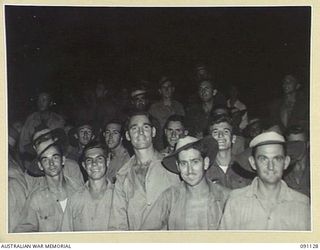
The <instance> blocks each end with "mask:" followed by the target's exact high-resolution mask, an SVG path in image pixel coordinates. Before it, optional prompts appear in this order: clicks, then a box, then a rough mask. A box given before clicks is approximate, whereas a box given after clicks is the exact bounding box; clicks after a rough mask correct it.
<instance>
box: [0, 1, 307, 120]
mask: <svg viewBox="0 0 320 250" xmlns="http://www.w3.org/2000/svg"><path fill="white" fill-rule="evenodd" d="M310 11H311V9H310V8H309V7H272V8H271V7H270V8H265V7H263V8H262V7H260V8H213V7H212V8H207V7H206V8H180V7H179V8H140V7H139V8H123V7H121V8H120V7H118V8H116V7H112V8H111V7H101V8H93V7H40V6H37V7H30V6H8V5H7V6H6V7H5V16H6V39H7V63H8V64H7V68H8V99H9V116H11V117H14V118H15V119H16V118H18V117H19V118H22V117H24V116H25V115H27V114H29V113H31V109H30V108H31V107H32V105H33V104H32V102H30V98H31V97H34V96H35V95H36V94H37V93H38V91H39V90H41V89H43V88H46V87H48V88H50V90H51V91H53V92H54V93H55V98H56V101H57V103H58V105H59V103H60V104H62V103H61V100H62V99H63V96H64V95H67V94H68V93H69V92H70V91H73V92H77V91H78V89H79V86H81V85H85V84H86V85H91V84H92V86H93V87H94V85H95V84H96V83H97V82H98V81H103V82H106V83H107V85H108V86H109V88H120V86H130V85H131V84H132V82H134V80H135V79H140V78H144V79H148V80H150V81H152V82H155V81H156V80H157V79H158V78H159V76H160V75H161V74H162V73H167V74H171V75H172V76H174V77H175V79H176V83H177V90H176V92H178V93H177V98H178V99H179V100H181V101H182V102H183V101H184V100H183V99H184V98H183V97H184V96H185V95H188V94H189V92H188V91H189V90H188V88H187V86H188V85H190V84H192V77H193V73H194V71H193V66H194V64H195V63H196V62H199V61H202V62H205V63H207V64H208V65H209V68H210V70H211V72H212V73H213V75H214V79H215V81H216V82H217V83H218V84H219V87H220V89H221V90H222V91H225V89H226V88H227V86H228V85H229V84H237V85H238V86H239V87H240V89H241V92H242V93H241V97H242V100H243V102H244V103H246V104H247V105H248V106H253V104H258V106H259V105H260V106H261V105H263V104H264V102H265V101H267V100H269V99H270V98H271V97H274V96H277V95H278V94H279V93H280V92H279V91H280V82H281V78H282V77H283V76H284V74H286V73H293V74H295V75H297V76H298V78H299V79H300V80H301V82H302V83H303V84H304V88H305V89H306V90H308V88H309V56H310V55H309V53H310V18H311V17H310ZM64 98H65V96H64Z"/></svg>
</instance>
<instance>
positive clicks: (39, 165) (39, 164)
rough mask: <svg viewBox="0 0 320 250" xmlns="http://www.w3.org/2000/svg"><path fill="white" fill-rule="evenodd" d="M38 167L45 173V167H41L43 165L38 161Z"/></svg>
mask: <svg viewBox="0 0 320 250" xmlns="http://www.w3.org/2000/svg"><path fill="white" fill-rule="evenodd" d="M37 163H38V167H39V168H40V170H41V171H43V167H42V166H41V163H40V162H39V161H38V162H37Z"/></svg>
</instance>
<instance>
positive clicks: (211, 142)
mask: <svg viewBox="0 0 320 250" xmlns="http://www.w3.org/2000/svg"><path fill="white" fill-rule="evenodd" d="M196 144H197V145H199V148H202V150H203V151H204V153H205V155H206V156H207V157H208V158H209V161H210V163H209V164H210V165H211V164H212V163H213V162H214V160H215V158H216V155H217V153H218V151H219V146H218V143H217V141H216V140H215V139H214V138H213V137H212V136H211V135H210V136H206V137H204V138H202V139H200V140H199V139H197V138H195V137H192V136H185V137H183V138H180V139H179V140H178V142H177V144H176V149H175V151H174V152H172V153H171V154H169V155H168V156H166V157H165V158H163V160H162V165H163V166H164V167H165V168H166V169H168V170H169V171H171V172H173V173H175V174H178V173H179V171H178V169H177V164H176V161H177V155H178V154H179V153H180V152H181V151H183V150H186V149H189V148H190V147H192V146H193V145H196ZM201 153H203V152H201Z"/></svg>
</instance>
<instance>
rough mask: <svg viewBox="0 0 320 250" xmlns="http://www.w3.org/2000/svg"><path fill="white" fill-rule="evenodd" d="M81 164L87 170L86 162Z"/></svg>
mask: <svg viewBox="0 0 320 250" xmlns="http://www.w3.org/2000/svg"><path fill="white" fill-rule="evenodd" d="M81 165H82V167H83V168H84V169H85V170H86V171H87V168H86V164H84V162H81Z"/></svg>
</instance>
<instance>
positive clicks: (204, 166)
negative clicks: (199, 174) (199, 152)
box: [203, 156, 210, 170]
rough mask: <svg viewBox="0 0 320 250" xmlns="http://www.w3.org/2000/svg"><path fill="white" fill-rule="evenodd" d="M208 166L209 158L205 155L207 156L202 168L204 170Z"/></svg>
mask: <svg viewBox="0 0 320 250" xmlns="http://www.w3.org/2000/svg"><path fill="white" fill-rule="evenodd" d="M209 166H210V159H209V157H208V156H207V157H205V158H204V165H203V169H204V170H207V169H208V168H209Z"/></svg>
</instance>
